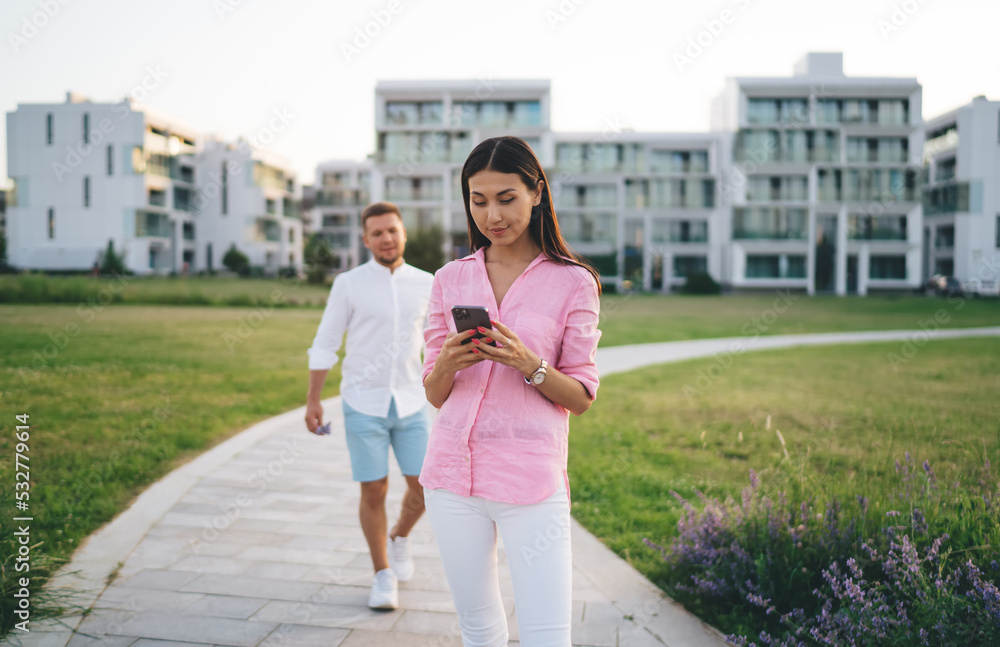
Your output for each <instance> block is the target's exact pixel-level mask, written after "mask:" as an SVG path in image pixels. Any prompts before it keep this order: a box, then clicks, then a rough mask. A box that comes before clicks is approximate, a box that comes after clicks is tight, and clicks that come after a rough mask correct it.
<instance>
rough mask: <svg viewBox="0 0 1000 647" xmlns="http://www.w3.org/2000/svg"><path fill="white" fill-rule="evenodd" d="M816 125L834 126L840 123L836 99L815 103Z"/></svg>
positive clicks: (838, 104) (838, 103)
mask: <svg viewBox="0 0 1000 647" xmlns="http://www.w3.org/2000/svg"><path fill="white" fill-rule="evenodd" d="M817 108H818V112H817V114H816V121H817V123H821V124H836V123H839V122H840V101H837V100H836V99H820V100H819V101H818V102H817Z"/></svg>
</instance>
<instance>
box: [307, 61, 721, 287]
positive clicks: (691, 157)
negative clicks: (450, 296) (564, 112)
mask: <svg viewBox="0 0 1000 647" xmlns="http://www.w3.org/2000/svg"><path fill="white" fill-rule="evenodd" d="M550 101H551V99H550V84H549V82H548V81H520V80H497V81H473V80H468V81H382V82H379V83H378V85H377V87H376V92H375V105H376V119H375V123H376V138H377V143H376V152H375V153H374V155H373V156H372V159H371V160H369V161H368V162H364V163H358V162H325V163H323V164H320V165H319V166H318V167H317V171H316V207H315V212H316V222H315V223H314V226H316V227H318V231H320V232H321V233H322V235H323V236H324V237H325V238H326V239H327V241H328V242H329V243H330V244H331V246H332V247H333V248H334V250H335V251H337V253H338V254H339V255H340V257H341V267H343V268H347V267H352V266H354V265H356V264H357V263H360V262H363V261H364V260H366V259H367V258H368V255H367V250H366V249H364V246H363V244H362V243H361V230H360V212H361V210H362V209H363V208H364V206H365V205H366V204H369V203H371V202H377V201H379V200H389V201H391V202H394V203H396V204H397V205H398V206H399V207H400V211H401V212H402V214H403V221H404V224H405V225H406V227H407V228H408V230H410V231H413V230H414V229H419V228H422V227H430V226H433V225H438V226H440V227H441V228H442V230H443V231H444V232H445V233H446V239H447V240H446V241H445V247H446V250H445V251H446V257H448V258H451V257H456V256H462V255H465V254H466V253H468V230H467V224H466V215H465V207H464V205H463V204H462V191H461V184H460V175H461V169H462V165H463V164H464V162H465V159H466V157H468V154H469V152H471V150H472V148H473V147H474V146H475V145H476V144H477V143H479V142H480V141H482V140H484V139H486V138H489V137H494V136H497V135H515V136H518V137H521V138H522V139H524V140H525V141H527V142H528V143H529V145H531V146H532V148H533V149H534V150H535V152H536V154H537V155H538V157H539V160H540V161H541V162H542V164H543V166H544V167H545V168H546V174H547V175H548V177H549V181H550V183H551V184H552V192H553V193H552V195H553V199H554V201H555V205H556V213H557V216H558V218H559V222H560V227H561V228H562V229H563V233H564V235H565V236H566V238H567V242H568V243H569V244H570V245H571V246H572V247H573V248H574V250H575V251H577V252H578V253H580V254H583V255H585V256H587V257H588V258H590V259H591V260H592V261H593V262H594V263H595V264H596V265H597V266H598V267H599V268H600V269H601V270H602V273H603V274H604V275H605V278H606V279H607V280H608V281H609V282H615V283H617V282H619V281H621V280H623V277H625V278H626V280H630V281H633V282H635V283H638V284H641V285H643V286H644V287H646V289H657V290H659V289H662V290H667V289H669V288H670V287H671V286H677V285H679V284H681V283H683V281H684V276H685V275H686V274H687V273H688V272H690V271H706V270H707V271H711V272H713V273H715V274H716V275H718V273H719V272H721V271H722V266H721V264H722V261H723V254H722V252H721V247H719V246H718V245H716V246H715V248H714V249H713V250H711V251H710V244H709V240H713V241H714V240H715V239H719V240H723V232H720V231H717V230H719V229H720V228H721V227H724V226H725V225H726V222H725V220H726V219H725V218H724V217H723V216H722V212H721V211H720V210H719V209H718V204H719V202H718V197H717V195H716V194H717V175H718V168H719V164H720V158H719V136H718V135H670V134H666V135H665V134H649V135H645V134H637V133H631V132H620V131H612V132H606V133H598V134H573V133H565V134H563V133H554V132H553V131H552V129H551V124H550V118H549V114H550ZM710 230H711V231H712V232H714V233H710Z"/></svg>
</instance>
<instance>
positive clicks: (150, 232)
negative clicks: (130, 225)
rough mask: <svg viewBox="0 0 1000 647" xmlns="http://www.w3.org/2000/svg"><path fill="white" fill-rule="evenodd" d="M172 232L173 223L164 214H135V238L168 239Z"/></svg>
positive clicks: (148, 212) (140, 212) (152, 212)
mask: <svg viewBox="0 0 1000 647" xmlns="http://www.w3.org/2000/svg"><path fill="white" fill-rule="evenodd" d="M173 230H174V226H173V223H171V222H170V218H169V217H168V216H167V214H165V213H156V212H154V211H136V212H135V237H136V238H170V237H171V235H172V234H173Z"/></svg>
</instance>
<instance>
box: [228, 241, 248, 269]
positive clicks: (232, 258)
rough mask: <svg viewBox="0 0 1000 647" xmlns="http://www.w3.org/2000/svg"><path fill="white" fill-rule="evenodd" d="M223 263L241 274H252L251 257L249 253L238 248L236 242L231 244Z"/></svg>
mask: <svg viewBox="0 0 1000 647" xmlns="http://www.w3.org/2000/svg"><path fill="white" fill-rule="evenodd" d="M222 264H223V265H225V266H226V267H228V268H229V269H230V270H231V271H233V272H236V273H237V274H239V275H240V276H247V275H248V274H250V259H249V258H247V255H246V254H244V253H243V252H241V251H240V250H238V249H236V243H233V244H232V245H230V246H229V249H228V250H227V251H226V255H225V256H223V257H222Z"/></svg>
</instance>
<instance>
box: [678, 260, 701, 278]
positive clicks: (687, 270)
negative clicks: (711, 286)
mask: <svg viewBox="0 0 1000 647" xmlns="http://www.w3.org/2000/svg"><path fill="white" fill-rule="evenodd" d="M707 271H708V258H707V257H706V256H674V262H673V275H674V276H676V277H678V278H685V277H687V276H690V275H691V274H695V273H697V272H702V273H704V272H707Z"/></svg>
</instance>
